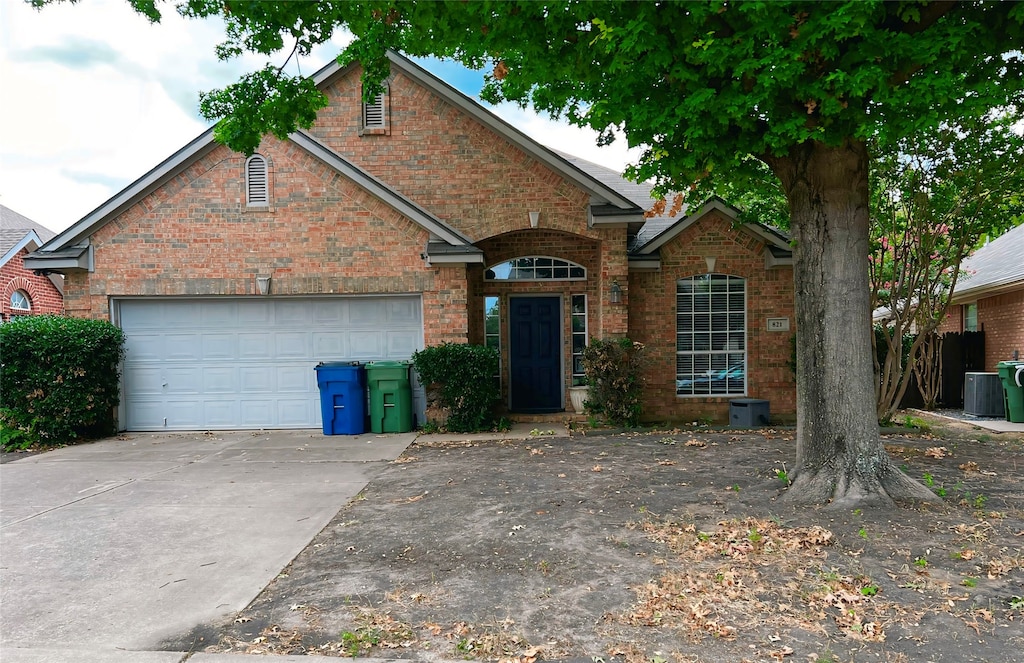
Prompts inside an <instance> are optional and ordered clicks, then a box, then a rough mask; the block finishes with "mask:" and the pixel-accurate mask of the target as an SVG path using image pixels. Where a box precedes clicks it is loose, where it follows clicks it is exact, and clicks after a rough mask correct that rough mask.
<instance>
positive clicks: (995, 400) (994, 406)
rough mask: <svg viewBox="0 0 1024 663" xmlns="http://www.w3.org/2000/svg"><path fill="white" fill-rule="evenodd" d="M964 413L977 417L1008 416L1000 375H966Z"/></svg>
mask: <svg viewBox="0 0 1024 663" xmlns="http://www.w3.org/2000/svg"><path fill="white" fill-rule="evenodd" d="M964 413H965V414H973V415H974V416H976V417H1004V416H1006V410H1005V409H1004V406H1003V382H1002V380H1000V379H999V373H964Z"/></svg>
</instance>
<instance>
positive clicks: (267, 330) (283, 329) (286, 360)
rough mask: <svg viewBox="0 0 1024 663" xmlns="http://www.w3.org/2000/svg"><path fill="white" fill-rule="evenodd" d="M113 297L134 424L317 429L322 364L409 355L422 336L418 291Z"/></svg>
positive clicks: (417, 398)
mask: <svg viewBox="0 0 1024 663" xmlns="http://www.w3.org/2000/svg"><path fill="white" fill-rule="evenodd" d="M116 304H117V311H118V319H119V321H120V323H121V326H122V328H123V329H124V331H125V336H126V348H127V350H128V353H127V356H126V357H125V364H124V373H123V375H124V390H125V391H124V393H125V398H124V403H125V405H124V408H125V423H126V427H127V428H128V429H130V430H204V429H248V428H315V427H319V426H320V425H321V422H320V394H319V390H318V388H317V383H316V372H315V371H314V370H313V369H314V367H315V366H316V364H317V363H319V362H320V361H361V362H366V361H373V360H378V359H407V358H409V357H410V356H411V355H412V353H413V352H415V351H416V350H418V349H420V348H421V347H422V342H423V329H422V321H421V316H422V304H421V303H420V299H419V296H408V297H380V296H350V297H342V296H338V297H323V298H315V297H295V298H283V297H282V298H274V297H265V298H263V297H252V298H232V299H228V298H225V299H217V298H207V299H195V300H156V299H153V300H141V299H140V300H124V301H118V302H117V303H116ZM420 391H422V390H421V389H417V390H416V394H414V403H415V404H416V408H417V411H421V410H422V397H421V394H420V393H419V392H420Z"/></svg>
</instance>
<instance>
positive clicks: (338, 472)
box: [0, 430, 416, 663]
mask: <svg viewBox="0 0 1024 663" xmlns="http://www.w3.org/2000/svg"><path fill="white" fill-rule="evenodd" d="M415 438H416V434H415V433H405V434H394V435H373V434H366V435H358V436H334V437H325V436H324V435H322V434H321V433H320V432H319V431H308V430H307V431H258V432H251V431H244V432H218V433H174V434H148V433H136V434H127V435H121V436H118V437H116V438H110V439H107V440H103V441H100V442H96V443H92V444H85V445H79V446H74V447H67V448H64V449H59V450H55V451H52V452H48V453H45V454H40V455H38V456H31V457H28V458H24V459H21V460H18V461H16V462H12V463H5V464H3V465H0V604H2V614H0V659H2V660H3V661H4V663H28V662H31V663H39V662H41V661H76V662H84V663H92V662H95V663H100V662H108V661H109V662H119V661H142V662H147V661H152V662H154V663H163V662H165V661H166V662H171V661H181V660H184V658H185V657H187V656H188V654H187V653H184V652H161V651H154V650H157V649H159V645H160V642H161V641H162V640H164V639H166V638H168V637H171V636H173V635H180V634H181V633H183V632H187V631H188V630H189V629H191V628H192V627H194V626H196V625H198V624H202V623H208V622H211V621H214V620H217V619H222V618H224V617H226V616H228V615H231V614H234V613H235V612H237V611H239V610H241V609H243V608H244V607H245V606H246V605H248V603H249V602H250V601H251V600H252V599H253V598H254V597H255V596H256V595H257V594H258V593H259V592H260V591H261V590H262V589H263V588H264V587H265V586H266V585H267V583H269V582H270V581H271V580H272V579H273V578H274V577H276V576H277V575H278V574H279V573H280V572H281V571H282V569H284V568H285V567H286V566H287V565H288V563H289V562H290V561H291V560H292V559H293V558H294V557H295V555H297V554H298V553H299V552H300V551H301V550H302V549H303V548H305V547H306V545H307V544H308V543H309V542H310V540H311V539H312V538H313V537H314V536H315V535H316V534H317V532H319V531H320V530H321V529H322V528H323V527H324V526H325V525H326V524H327V523H328V522H329V521H330V520H331V518H332V517H333V516H334V515H335V514H336V513H337V512H338V510H339V509H341V508H342V507H343V506H344V505H345V504H346V503H348V502H349V501H350V500H351V499H352V498H353V497H355V496H356V495H358V493H359V492H360V491H361V490H362V489H363V487H364V486H365V485H366V484H367V482H368V481H369V480H370V479H371V478H372V477H373V476H375V475H376V474H377V473H378V472H379V471H380V470H381V469H383V468H384V467H385V466H386V464H387V463H388V462H389V461H391V460H394V459H395V458H397V457H398V456H399V455H400V454H401V453H402V451H403V450H404V449H405V448H406V447H407V446H408V445H409V444H410V443H411V442H412V441H413V440H414V439H415ZM188 660H190V661H196V662H198V663H203V662H206V663H214V662H215V661H223V660H237V657H230V658H229V659H223V657H218V656H212V655H208V654H195V655H192V656H191V657H190V658H188ZM301 660H304V661H307V662H310V663H311V661H310V658H308V657H302V659H301Z"/></svg>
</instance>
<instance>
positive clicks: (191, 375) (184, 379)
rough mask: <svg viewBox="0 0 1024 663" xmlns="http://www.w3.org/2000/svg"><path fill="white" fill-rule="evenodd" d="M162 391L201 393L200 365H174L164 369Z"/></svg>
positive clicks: (201, 373)
mask: <svg viewBox="0 0 1024 663" xmlns="http://www.w3.org/2000/svg"><path fill="white" fill-rule="evenodd" d="M164 383H165V384H164V393H168V394H201V393H203V372H202V367H201V366H176V367H168V368H165V369H164Z"/></svg>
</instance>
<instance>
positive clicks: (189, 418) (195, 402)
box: [164, 398, 204, 430]
mask: <svg viewBox="0 0 1024 663" xmlns="http://www.w3.org/2000/svg"><path fill="white" fill-rule="evenodd" d="M165 402H166V404H167V406H166V410H165V412H164V416H165V417H167V427H168V428H180V429H182V430H197V429H201V428H204V426H203V424H202V420H203V419H202V416H203V402H202V401H200V400H199V399H198V398H193V399H172V400H168V401H165Z"/></svg>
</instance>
